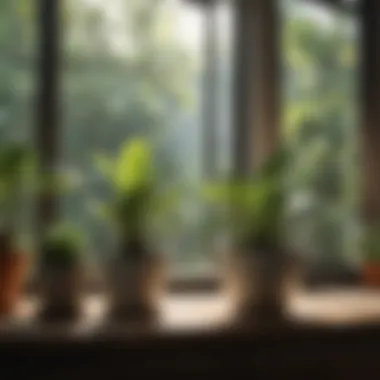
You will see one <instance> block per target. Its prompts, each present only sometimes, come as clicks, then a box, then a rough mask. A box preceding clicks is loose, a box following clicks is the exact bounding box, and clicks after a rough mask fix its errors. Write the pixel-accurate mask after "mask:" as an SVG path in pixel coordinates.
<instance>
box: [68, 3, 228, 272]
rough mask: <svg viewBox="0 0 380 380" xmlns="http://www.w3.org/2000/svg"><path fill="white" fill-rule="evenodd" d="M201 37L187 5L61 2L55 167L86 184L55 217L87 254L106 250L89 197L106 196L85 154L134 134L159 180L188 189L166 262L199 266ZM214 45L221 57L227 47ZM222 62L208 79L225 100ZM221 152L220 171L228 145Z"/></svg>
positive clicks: (198, 14) (202, 255)
mask: <svg viewBox="0 0 380 380" xmlns="http://www.w3.org/2000/svg"><path fill="white" fill-rule="evenodd" d="M222 13H223V12H222ZM223 17H224V18H225V16H221V18H223ZM218 19H219V16H218ZM205 31H206V28H205V17H204V14H203V11H202V9H201V7H200V6H197V5H194V4H193V3H192V2H186V1H177V0H158V1H151V0H128V1H122V0H108V1H100V0H98V1H97V0H65V41H64V53H65V55H64V57H65V59H64V72H63V85H64V94H63V95H64V96H63V101H64V104H63V117H64V120H63V130H62V139H61V141H62V146H61V157H62V158H61V163H62V166H63V167H64V168H69V169H70V168H75V169H76V170H79V171H80V172H81V173H84V181H85V183H84V185H83V186H81V188H80V190H79V191H75V192H73V193H70V194H64V195H63V196H62V202H61V204H62V213H63V216H64V218H65V219H68V220H70V221H74V222H77V223H78V224H79V225H80V226H81V228H82V229H83V230H84V231H85V232H86V233H87V234H88V236H89V238H90V241H91V243H92V244H91V247H92V248H91V250H92V253H93V254H94V255H95V256H99V255H100V256H102V255H104V254H105V253H106V254H108V253H109V251H110V250H111V249H112V248H111V245H110V234H109V232H110V231H109V228H108V226H107V223H104V222H102V221H101V220H99V219H98V218H97V217H96V216H95V215H94V214H93V212H92V210H91V208H92V207H91V201H92V200H93V199H104V198H105V197H106V196H107V192H106V190H105V189H103V188H102V186H101V183H100V181H99V174H98V172H97V170H96V168H95V165H94V155H95V154H97V153H99V152H103V153H107V154H109V155H111V156H114V155H115V154H116V153H117V151H118V149H119V148H120V147H121V144H122V143H123V142H124V141H125V140H126V139H129V138H131V137H132V136H141V135H142V136H145V137H147V138H148V139H149V140H150V141H151V142H152V143H153V144H154V145H155V146H156V147H158V148H159V149H160V152H161V153H160V159H159V161H160V163H161V164H162V165H165V170H164V171H163V172H162V180H163V181H166V182H167V183H181V182H182V183H184V184H185V185H186V186H185V187H186V189H187V191H186V193H185V194H184V195H183V197H182V202H181V205H182V206H181V213H180V220H179V221H177V222H176V223H174V224H173V226H171V227H170V228H168V229H169V232H170V234H169V235H167V236H166V238H165V246H164V247H163V248H162V249H163V250H164V251H165V252H166V253H167V254H168V255H169V256H170V258H171V260H172V262H173V263H175V264H176V263H178V264H184V265H190V266H191V265H197V263H201V264H202V265H203V264H204V263H205V262H206V261H207V252H206V251H205V250H204V249H203V246H202V230H201V227H202V223H201V221H202V207H201V204H200V200H199V196H198V194H199V188H200V186H201V183H202V180H203V175H204V173H203V164H204V161H203V160H204V155H203V152H204V146H203V145H202V144H203V133H204V130H205V128H206V127H207V126H206V125H204V113H203V108H202V104H203V102H204V101H205V98H204V94H205V91H204V80H205V60H206V58H207V57H206V55H205V49H204V47H205V45H204V41H205V40H204V38H205ZM217 37H218V38H220V34H219V33H217ZM221 48H223V49H224V51H223V52H222V53H223V54H224V55H226V54H227V50H228V49H226V46H222V47H221ZM218 54H220V52H219V51H218ZM226 65H227V61H226V63H225V64H223V65H222V66H221V67H220V68H216V70H217V71H218V75H217V78H216V79H215V80H216V81H217V82H218V83H217V86H219V85H220V86H222V87H221V89H222V90H221V92H222V95H221V101H222V102H224V103H225V102H226V98H227V95H228V94H227V87H226V83H228V80H229V79H228V75H227V74H226V73H227V72H228V70H229V67H228V66H226ZM219 76H223V79H222V81H221V83H219V81H220V79H219ZM218 91H219V87H218ZM219 92H220V91H219ZM226 112H227V113H228V109H226ZM227 118H228V114H227V116H226V115H224V116H223V122H224V127H222V131H224V132H223V135H221V137H220V138H222V140H223V141H224V143H223V144H219V139H218V136H215V139H217V144H216V145H217V147H218V151H219V149H221V148H220V147H223V146H226V143H225V141H226V136H227V132H226V131H227V130H228V126H227V124H228V122H227V121H226V120H227ZM218 121H219V120H218ZM218 133H219V132H218ZM223 136H224V137H223ZM215 154H217V153H215ZM222 155H223V157H224V158H223V160H224V161H223V162H224V164H223V165H226V163H225V162H226V161H228V149H226V148H225V149H224V150H223V151H222ZM218 160H219V158H218ZM218 162H219V161H218Z"/></svg>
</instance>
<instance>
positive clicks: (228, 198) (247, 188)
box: [205, 151, 288, 251]
mask: <svg viewBox="0 0 380 380" xmlns="http://www.w3.org/2000/svg"><path fill="white" fill-rule="evenodd" d="M287 162H288V154H287V152H285V151H279V152H276V153H275V154H274V155H273V156H271V157H270V158H269V159H268V160H267V161H266V162H265V163H264V165H262V167H260V168H259V169H258V170H256V171H255V172H254V173H253V174H252V175H251V176H249V178H247V179H233V180H229V181H226V182H225V183H219V184H210V185H207V186H206V188H205V197H206V199H207V200H209V201H210V202H211V204H212V205H214V206H216V207H215V208H214V210H215V211H216V212H217V213H218V214H219V216H220V219H219V221H220V222H222V224H221V225H222V226H224V228H226V229H227V230H228V231H230V232H231V233H232V236H233V241H234V243H235V244H237V245H238V246H239V247H241V248H243V249H248V250H250V249H262V250H265V251H273V250H277V249H278V248H279V246H280V244H281V239H282V230H281V226H280V222H281V220H282V215H283V211H284V198H285V191H284V179H285V178H284V175H285V169H286V167H287Z"/></svg>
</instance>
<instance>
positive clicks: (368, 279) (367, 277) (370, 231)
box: [362, 226, 380, 287]
mask: <svg viewBox="0 0 380 380" xmlns="http://www.w3.org/2000/svg"><path fill="white" fill-rule="evenodd" d="M362 250H363V254H364V260H363V277H364V282H365V283H366V285H368V286H372V287H380V226H372V227H367V229H366V231H365V232H364V235H363V240H362Z"/></svg>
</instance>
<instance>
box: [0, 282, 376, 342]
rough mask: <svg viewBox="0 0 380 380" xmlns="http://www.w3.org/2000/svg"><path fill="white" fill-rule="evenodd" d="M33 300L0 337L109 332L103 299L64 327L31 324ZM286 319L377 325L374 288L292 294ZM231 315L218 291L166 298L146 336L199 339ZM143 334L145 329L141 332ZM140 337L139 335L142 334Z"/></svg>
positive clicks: (87, 303) (89, 300) (91, 301)
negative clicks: (187, 335)
mask: <svg viewBox="0 0 380 380" xmlns="http://www.w3.org/2000/svg"><path fill="white" fill-rule="evenodd" d="M37 309H38V300H37V299H35V298H25V299H23V300H22V302H21V303H20V305H19V309H18V311H17V315H16V316H15V317H13V319H12V320H11V321H8V322H7V323H4V324H2V325H1V329H0V334H1V335H0V336H2V337H5V336H9V337H12V336H18V337H35V338H39V337H42V336H56V337H60V336H62V337H64V338H69V337H75V339H78V338H79V339H80V338H85V337H94V336H97V335H99V334H100V335H102V333H104V332H105V331H108V332H112V327H115V328H116V326H110V325H108V326H107V324H106V323H105V318H104V315H105V312H106V299H105V297H103V296H101V295H95V296H88V297H86V298H84V300H83V317H82V318H81V320H79V321H78V322H77V323H75V324H74V325H70V327H69V328H64V327H60V328H57V327H56V326H54V327H52V326H50V327H49V326H46V325H42V324H38V323H36V320H35V318H34V316H35V314H36V310H37ZM288 309H289V311H288V313H289V321H290V322H291V324H292V325H294V326H299V325H305V326H316V327H321V328H324V327H326V328H329V327H333V328H335V327H339V328H340V327H355V326H361V325H365V324H373V323H377V322H379V323H380V290H370V289H364V288H362V289H361V288H356V289H343V288H342V289H337V288H332V289H326V290H319V291H313V292H310V291H307V292H306V291H298V292H294V294H293V295H292V296H291V297H290V300H289V308H288ZM232 315H233V306H232V303H231V302H230V301H229V299H228V298H227V297H226V296H225V295H223V294H222V293H221V292H219V293H210V294H203V293H199V294H198V293H194V294H185V295H180V294H173V295H167V296H166V297H164V298H163V299H162V300H161V302H160V315H159V321H158V323H157V325H156V326H154V327H152V328H151V329H149V330H148V332H149V335H158V336H160V335H173V334H174V335H176V334H182V333H184V332H185V333H186V334H191V335H193V336H197V335H202V334H204V333H205V332H218V333H220V332H221V331H223V330H224V328H225V327H226V326H228V323H229V321H230V320H231V317H232ZM116 329H117V331H118V332H120V331H124V332H125V333H126V334H127V335H128V334H129V333H130V332H132V333H136V331H138V326H133V328H129V326H128V327H123V328H122V329H121V328H120V326H118V327H117V328H116ZM144 331H145V330H144ZM144 333H145V332H144Z"/></svg>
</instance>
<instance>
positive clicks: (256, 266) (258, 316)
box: [225, 253, 294, 324]
mask: <svg viewBox="0 0 380 380" xmlns="http://www.w3.org/2000/svg"><path fill="white" fill-rule="evenodd" d="M227 262H228V266H227V272H226V277H225V278H226V282H225V286H226V290H227V292H228V293H229V295H230V297H231V299H232V301H233V303H234V306H235V322H236V323H238V324H249V323H251V322H255V321H259V322H263V321H264V322H270V321H275V322H278V321H282V320H284V319H285V313H286V301H287V298H288V293H289V290H290V287H291V286H292V282H294V273H293V272H292V270H291V266H290V265H289V260H288V258H287V257H277V258H276V259H274V258H270V256H269V255H260V254H249V253H248V254H238V255H233V256H230V257H229V258H228V261H227Z"/></svg>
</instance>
